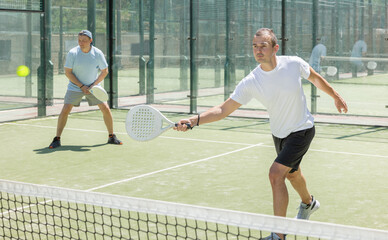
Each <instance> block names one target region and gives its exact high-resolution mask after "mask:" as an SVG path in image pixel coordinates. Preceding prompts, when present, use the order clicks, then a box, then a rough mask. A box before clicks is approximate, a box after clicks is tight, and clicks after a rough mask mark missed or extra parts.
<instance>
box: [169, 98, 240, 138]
mask: <svg viewBox="0 0 388 240" xmlns="http://www.w3.org/2000/svg"><path fill="white" fill-rule="evenodd" d="M239 107H241V104H240V103H238V102H236V101H234V100H233V99H231V98H228V99H227V100H226V101H225V102H224V103H222V104H221V105H219V106H215V107H213V108H210V109H209V110H207V111H206V112H203V113H201V114H200V117H199V125H203V124H205V123H211V122H216V121H219V120H221V119H224V118H225V117H227V116H229V115H230V114H231V113H232V112H234V111H235V110H237V109H238V108H239ZM185 123H190V124H191V126H197V124H198V116H193V117H191V118H189V119H182V120H180V121H179V122H178V126H177V127H174V129H175V130H177V131H187V130H188V129H187V126H186V125H185Z"/></svg>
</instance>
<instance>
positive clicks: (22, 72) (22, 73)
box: [16, 65, 30, 77]
mask: <svg viewBox="0 0 388 240" xmlns="http://www.w3.org/2000/svg"><path fill="white" fill-rule="evenodd" d="M16 74H17V75H18V76H19V77H26V76H28V74H30V69H29V68H28V67H27V66H25V65H20V66H19V67H18V68H17V69H16Z"/></svg>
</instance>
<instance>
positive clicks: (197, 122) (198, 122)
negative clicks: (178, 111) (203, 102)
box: [197, 113, 201, 126]
mask: <svg viewBox="0 0 388 240" xmlns="http://www.w3.org/2000/svg"><path fill="white" fill-rule="evenodd" d="M200 116H201V114H200V113H198V120H197V126H199V119H200V118H201V117H200Z"/></svg>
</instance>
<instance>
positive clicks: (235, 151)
mask: <svg viewBox="0 0 388 240" xmlns="http://www.w3.org/2000/svg"><path fill="white" fill-rule="evenodd" d="M262 144H263V143H258V144H254V145H251V146H247V147H243V148H240V149H236V150H233V151H229V152H225V153H221V154H217V155H214V156H211V157H207V158H202V159H199V160H195V161H191V162H187V163H182V164H178V165H175V166H172V167H168V168H163V169H160V170H156V171H152V172H148V173H143V174H140V175H137V176H134V177H130V178H126V179H122V180H119V181H115V182H111V183H107V184H104V185H101V186H98V187H94V188H89V189H87V190H85V191H87V192H91V191H94V190H98V189H101V188H105V187H109V186H113V185H116V184H121V183H125V182H129V181H132V180H136V179H139V178H143V177H148V176H152V175H155V174H158V173H162V172H166V171H169V170H173V169H177V168H182V167H186V166H189V165H193V164H197V163H202V162H206V161H209V160H212V159H215V158H219V157H223V156H226V155H229V154H233V153H237V152H241V151H244V150H247V149H250V148H253V147H257V146H260V145H262Z"/></svg>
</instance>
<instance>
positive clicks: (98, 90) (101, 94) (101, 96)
mask: <svg viewBox="0 0 388 240" xmlns="http://www.w3.org/2000/svg"><path fill="white" fill-rule="evenodd" d="M90 93H91V94H93V95H94V96H95V97H96V98H97V99H98V100H100V101H101V102H106V101H108V93H107V92H106V91H105V89H104V88H103V87H101V86H99V85H96V86H93V87H92V88H91V89H90Z"/></svg>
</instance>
